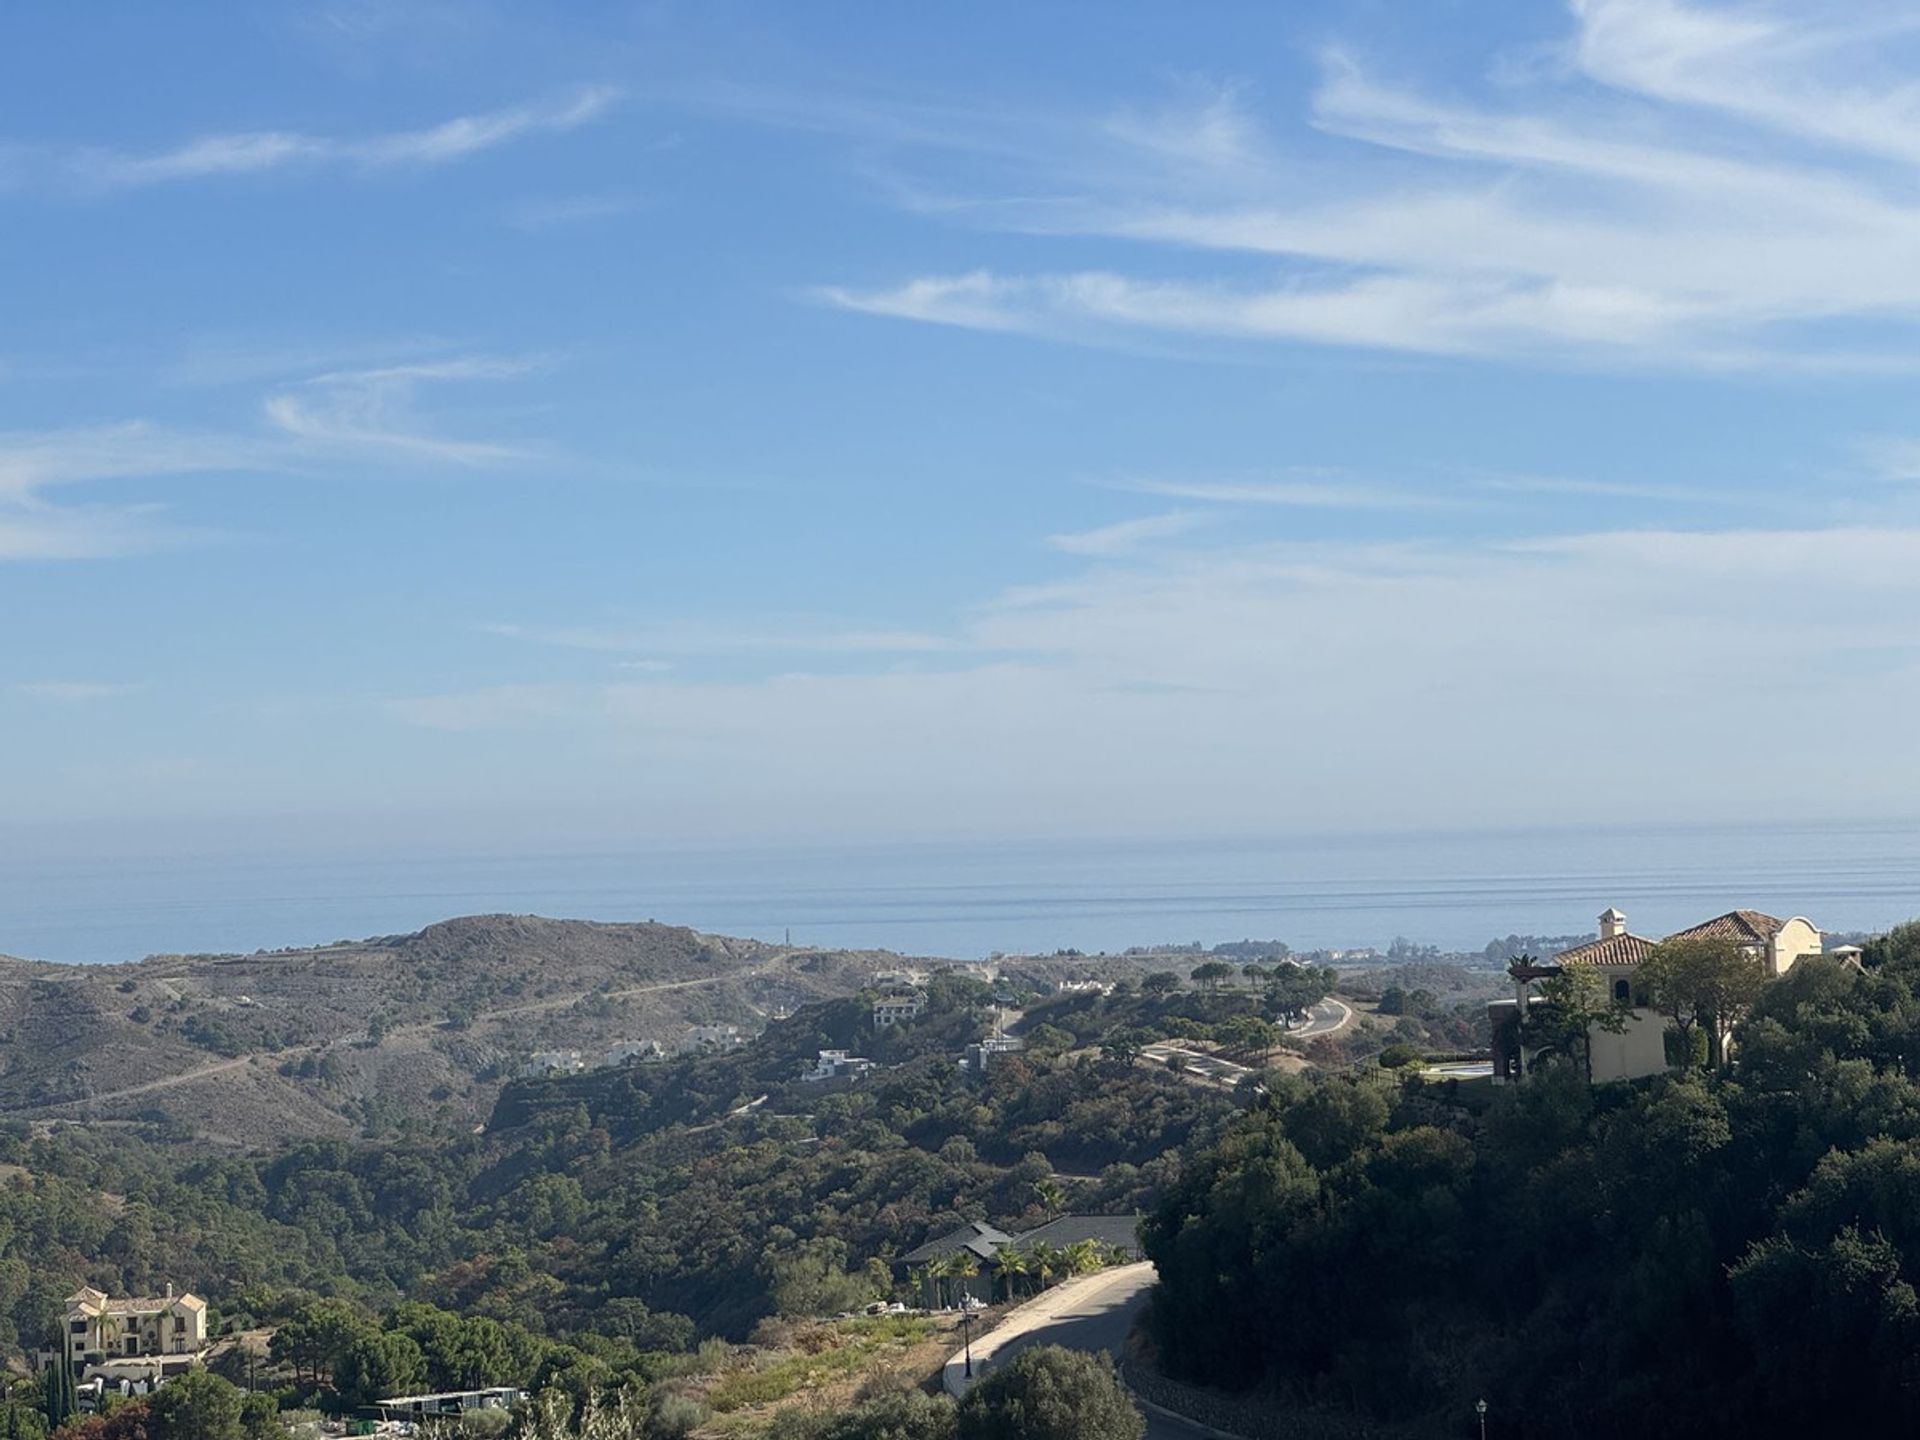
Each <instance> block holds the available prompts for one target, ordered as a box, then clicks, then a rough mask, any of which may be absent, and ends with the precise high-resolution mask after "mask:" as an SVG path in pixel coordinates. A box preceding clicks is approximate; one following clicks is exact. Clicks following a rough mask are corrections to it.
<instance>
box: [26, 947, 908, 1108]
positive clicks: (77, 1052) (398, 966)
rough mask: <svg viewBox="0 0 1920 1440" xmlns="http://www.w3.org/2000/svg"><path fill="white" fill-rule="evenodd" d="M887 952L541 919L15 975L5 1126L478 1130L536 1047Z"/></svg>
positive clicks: (861, 974)
mask: <svg viewBox="0 0 1920 1440" xmlns="http://www.w3.org/2000/svg"><path fill="white" fill-rule="evenodd" d="M893 963H898V957H894V956H889V955H885V954H883V953H879V952H872V953H858V952H842V951H835V952H821V951H813V950H796V949H790V948H787V947H782V946H773V945H765V944H761V943H760V942H758V941H751V940H734V939H728V938H725V937H721V936H714V935H703V934H700V933H698V932H697V931H693V930H688V929H683V928H678V927H674V926H669V925H658V924H653V923H644V924H596V923H591V922H587V921H578V920H547V919H541V918H539V917H535V916H518V915H484V916H472V917H468V918H464V919H458V920H448V921H445V922H443V923H441V924H438V925H432V926H429V927H428V928H427V929H425V930H422V931H420V932H419V933H418V934H413V935H396V936H384V937H379V938H375V939H370V940H365V941H360V942H357V943H353V944H339V945H328V946H320V947H316V948H312V949H302V950H284V951H275V952H272V953H259V954H253V955H189V956H181V955H168V956H152V957H149V958H148V959H146V960H142V961H139V962H137V963H133V964H125V965H100V966H77V965H75V966H68V965H52V964H42V963H35V962H24V961H7V960H0V1117H9V1118H25V1119H56V1118H64V1119H86V1120H91V1121H97V1122H113V1121H123V1122H124V1121H128V1120H147V1121H156V1122H161V1123H165V1124H168V1125H170V1126H172V1127H174V1128H176V1129H179V1130H182V1131H191V1132H193V1133H196V1134H199V1135H202V1136H205V1137H207V1138H210V1139H215V1140H220V1141H225V1142H229V1143H234V1144H242V1145H251V1144H256V1143H261V1142H265V1141H271V1140H275V1139H281V1138H285V1137H286V1136H288V1135H298V1134H315V1135H325V1134H347V1133H352V1132H354V1131H358V1130H362V1129H387V1128H392V1127H394V1126H397V1125H402V1124H405V1123H407V1122H408V1121H409V1120H412V1119H425V1118H463V1117H472V1118H473V1119H475V1120H478V1119H479V1118H480V1117H482V1116H484V1115H485V1114H486V1113H487V1110H488V1108H489V1107H490V1105H491V1104H492V1102H493V1098H494V1095H495V1093H496V1092H497V1090H498V1087H499V1082H500V1081H501V1080H502V1079H503V1078H505V1077H507V1076H509V1075H511V1074H513V1073H514V1072H515V1071H516V1070H517V1069H518V1067H519V1066H520V1064H521V1063H522V1062H523V1061H524V1059H525V1057H526V1056H527V1055H528V1054H529V1053H530V1052H532V1051H535V1050H541V1049H552V1048H570V1049H579V1050H582V1051H596V1050H600V1049H604V1048H605V1047H606V1046H608V1045H609V1044H612V1043H614V1042H617V1041H624V1040H635V1041H647V1040H657V1041H659V1042H661V1043H662V1044H664V1045H666V1046H667V1047H668V1048H669V1049H672V1048H673V1047H674V1046H676V1045H677V1044H678V1043H679V1042H680V1040H681V1039H682V1037H683V1036H684V1035H685V1033H686V1031H687V1029H688V1027H689V1026H690V1025H695V1024H703V1023H733V1024H739V1025H741V1026H743V1027H747V1028H750V1029H751V1028H757V1027H758V1026H759V1024H760V1023H761V1022H762V1021H763V1020H764V1019H765V1017H766V1016H767V1015H768V1014H769V1013H773V1012H775V1011H779V1010H782V1009H788V1008H792V1007H793V1006H796V1005H799V1004H802V1003H805V1002H806V1001H809V1000H814V999H820V998H824V997H828V996H833V995H842V994H847V993H850V992H851V991H853V990H855V989H858V988H859V986H860V985H861V983H862V982H863V981H864V980H865V978H866V977H867V975H868V974H870V973H871V972H872V971H873V970H874V969H876V968H880V967H883V966H885V965H888V964H893Z"/></svg>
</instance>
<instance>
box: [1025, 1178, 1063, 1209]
mask: <svg viewBox="0 0 1920 1440" xmlns="http://www.w3.org/2000/svg"><path fill="white" fill-rule="evenodd" d="M1033 1198H1034V1199H1035V1200H1038V1201H1039V1202H1040V1208H1041V1209H1042V1210H1044V1211H1046V1212H1047V1216H1048V1218H1052V1217H1053V1216H1055V1215H1058V1214H1059V1213H1060V1212H1061V1211H1062V1210H1064V1209H1066V1208H1067V1192H1066V1191H1065V1190H1063V1189H1061V1188H1060V1182H1059V1181H1058V1180H1056V1179H1054V1178H1053V1177H1052V1176H1051V1175H1048V1176H1046V1177H1045V1178H1043V1179H1040V1180H1036V1181H1034V1182H1033Z"/></svg>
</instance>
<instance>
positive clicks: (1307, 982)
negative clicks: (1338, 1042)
mask: <svg viewBox="0 0 1920 1440" xmlns="http://www.w3.org/2000/svg"><path fill="white" fill-rule="evenodd" d="M1335 978H1336V977H1335V973H1334V971H1333V969H1332V968H1331V967H1316V966H1313V965H1279V966H1276V967H1275V968H1274V972H1273V981H1272V983H1271V984H1269V985H1268V986H1267V994H1266V1002H1265V1004H1266V1010H1267V1013H1268V1014H1269V1015H1271V1016H1273V1017H1274V1018H1275V1019H1279V1020H1285V1021H1286V1022H1287V1023H1288V1024H1289V1025H1292V1024H1296V1023H1298V1022H1299V1021H1300V1020H1301V1019H1302V1018H1303V1017H1305V1015H1306V1013H1307V1012H1308V1011H1309V1010H1311V1009H1313V1007H1314V1006H1316V1005H1318V1004H1319V1003H1320V1002H1321V1001H1322V1000H1324V999H1326V998H1327V995H1328V994H1329V992H1331V991H1332V989H1333V982H1334V979H1335Z"/></svg>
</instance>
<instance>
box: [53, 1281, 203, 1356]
mask: <svg viewBox="0 0 1920 1440" xmlns="http://www.w3.org/2000/svg"><path fill="white" fill-rule="evenodd" d="M60 1338H61V1347H60V1348H61V1350H62V1352H63V1353H64V1354H65V1356H66V1359H67V1364H68V1365H69V1366H71V1367H72V1368H73V1370H74V1371H75V1372H76V1373H83V1374H84V1373H85V1372H89V1371H92V1370H97V1369H100V1368H102V1367H107V1368H110V1369H113V1370H114V1371H116V1372H119V1371H129V1372H130V1371H133V1370H140V1371H151V1372H152V1373H153V1374H154V1375H155V1376H158V1375H161V1374H172V1373H173V1372H174V1371H175V1370H178V1369H184V1368H186V1367H187V1366H189V1365H191V1364H192V1363H193V1361H194V1360H195V1359H196V1358H198V1356H199V1354H200V1352H201V1351H202V1350H204V1349H206V1348H207V1302H206V1301H204V1300H202V1299H201V1298H200V1297H199V1296H198V1295H186V1294H180V1295H176V1294H175V1293H174V1291H173V1287H172V1286H171V1285H169V1286H168V1287H167V1293H166V1294H165V1295H163V1296H162V1295H156V1296H150V1297H145V1298H139V1299H119V1300H116V1299H114V1298H112V1297H111V1296H109V1295H107V1294H106V1293H105V1292H103V1291H100V1290H95V1289H94V1288H92V1287H91V1286H88V1287H86V1288H84V1289H81V1290H79V1291H76V1292H75V1293H74V1294H72V1295H69V1296H68V1297H67V1307H66V1312H65V1314H64V1315H63V1316H62V1317H61V1325H60ZM130 1362H131V1363H130Z"/></svg>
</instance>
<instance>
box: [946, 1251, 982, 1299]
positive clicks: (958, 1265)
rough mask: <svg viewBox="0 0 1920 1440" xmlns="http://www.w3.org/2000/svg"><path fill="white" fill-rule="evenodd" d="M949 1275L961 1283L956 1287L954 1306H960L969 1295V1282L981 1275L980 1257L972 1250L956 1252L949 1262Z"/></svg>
mask: <svg viewBox="0 0 1920 1440" xmlns="http://www.w3.org/2000/svg"><path fill="white" fill-rule="evenodd" d="M947 1273H948V1274H949V1275H951V1276H953V1278H954V1279H956V1280H958V1281H959V1282H960V1283H959V1284H958V1285H956V1286H955V1287H954V1304H956V1305H959V1304H961V1303H962V1301H961V1298H960V1297H961V1296H963V1295H965V1294H966V1293H967V1281H969V1280H971V1279H973V1278H974V1277H975V1276H976V1275H978V1274H979V1273H980V1257H979V1256H977V1255H975V1254H974V1253H973V1251H971V1250H956V1251H954V1252H953V1254H952V1256H951V1257H950V1258H949V1259H948V1260H947Z"/></svg>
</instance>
